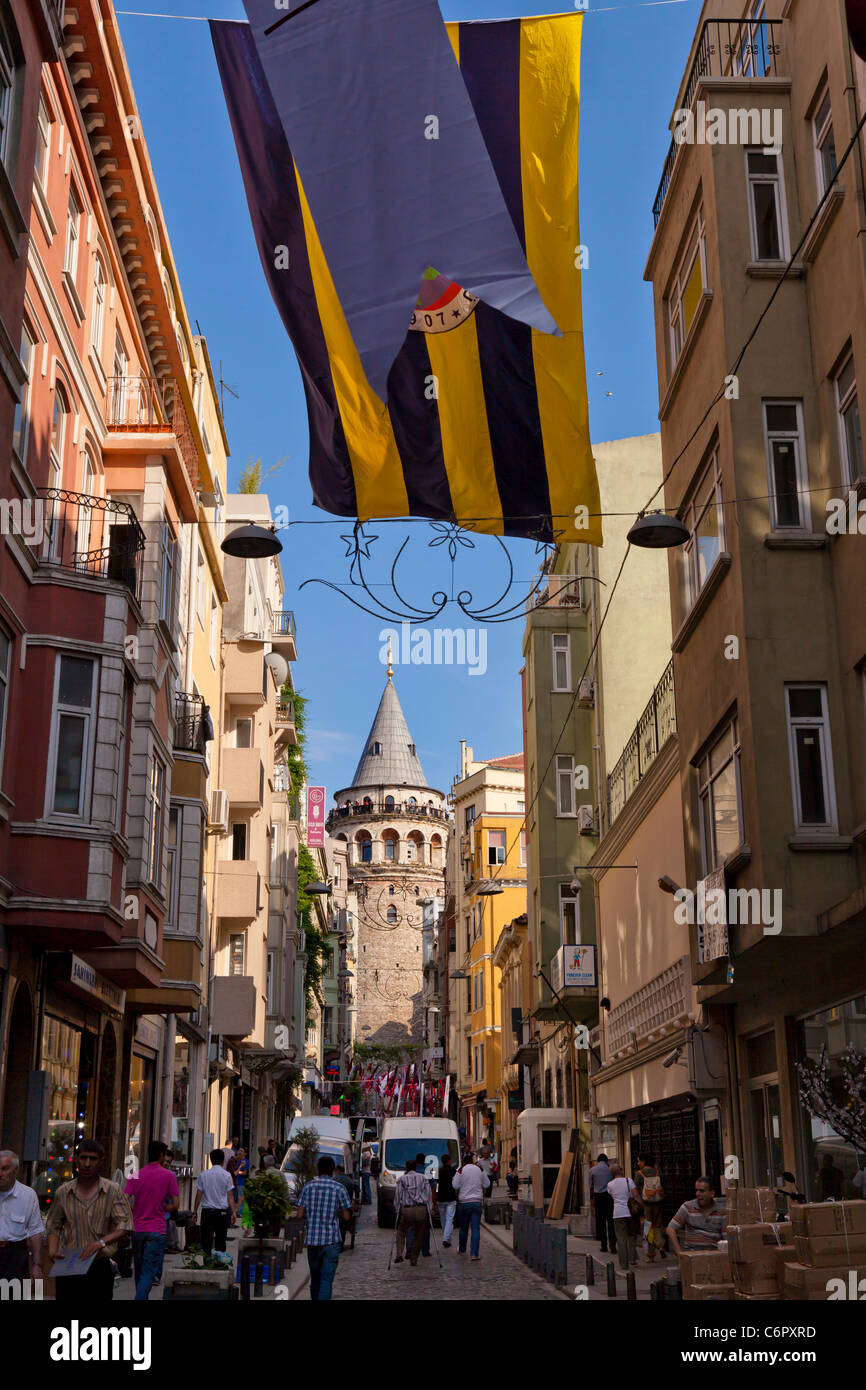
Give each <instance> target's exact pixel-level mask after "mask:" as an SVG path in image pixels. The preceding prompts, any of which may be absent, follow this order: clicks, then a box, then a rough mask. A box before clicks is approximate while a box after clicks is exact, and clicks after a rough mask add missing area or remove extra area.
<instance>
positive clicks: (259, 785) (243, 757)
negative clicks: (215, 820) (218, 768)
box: [220, 748, 265, 811]
mask: <svg viewBox="0 0 866 1390" xmlns="http://www.w3.org/2000/svg"><path fill="white" fill-rule="evenodd" d="M220 780H221V781H222V784H223V787H224V789H225V790H226V791H227V792H228V798H229V805H230V806H232V807H234V806H243V807H246V808H247V809H249V810H256V811H257V810H258V809H259V808H260V807H261V805H262V802H263V801H264V791H265V770H264V767H263V766H262V759H261V755H260V753H259V750H258V748H224V749H223V754H222V775H221V779H220Z"/></svg>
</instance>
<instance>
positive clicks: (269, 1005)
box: [265, 951, 276, 1014]
mask: <svg viewBox="0 0 866 1390" xmlns="http://www.w3.org/2000/svg"><path fill="white" fill-rule="evenodd" d="M274 954H275V953H274V952H273V951H268V964H267V975H266V977H265V998H266V1004H265V1008H266V1011H267V1012H268V1013H269V1014H273V1013H276V1007H275V1004H274V984H275V974H274Z"/></svg>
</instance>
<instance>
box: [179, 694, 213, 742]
mask: <svg viewBox="0 0 866 1390" xmlns="http://www.w3.org/2000/svg"><path fill="white" fill-rule="evenodd" d="M209 738H213V727H212V725H211V724H210V713H209V711H208V707H207V705H206V704H205V702H204V700H203V699H202V697H201V695H190V694H188V693H187V692H186V691H185V690H180V691H178V693H177V694H176V695H175V697H174V746H175V748H177V749H179V750H180V751H181V752H184V753H203V752H204V751H205V744H206V743H207V742H208V741H209Z"/></svg>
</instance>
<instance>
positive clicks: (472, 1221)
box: [453, 1163, 490, 1260]
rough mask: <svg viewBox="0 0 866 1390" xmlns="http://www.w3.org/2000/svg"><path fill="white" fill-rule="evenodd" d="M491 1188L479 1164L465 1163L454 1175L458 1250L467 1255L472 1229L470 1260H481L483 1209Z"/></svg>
mask: <svg viewBox="0 0 866 1390" xmlns="http://www.w3.org/2000/svg"><path fill="white" fill-rule="evenodd" d="M489 1186H490V1179H489V1178H488V1176H487V1174H486V1173H485V1172H483V1171H482V1170H481V1169H480V1168H479V1167H478V1165H477V1163H464V1165H463V1167H462V1168H461V1169H460V1171H459V1172H458V1173H455V1174H454V1182H453V1187H454V1191H455V1192H456V1193H457V1222H458V1225H459V1227H460V1244H459V1245H458V1250H459V1251H460V1254H461V1255H465V1254H466V1243H467V1240H468V1239H469V1231H470V1227H471V1230H472V1243H471V1247H470V1249H471V1253H470V1259H473V1260H480V1259H481V1253H480V1252H481V1209H482V1205H483V1201H484V1193H485V1191H486V1190H487V1189H488V1188H489Z"/></svg>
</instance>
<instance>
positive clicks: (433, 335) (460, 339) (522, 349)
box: [211, 0, 602, 545]
mask: <svg viewBox="0 0 866 1390" xmlns="http://www.w3.org/2000/svg"><path fill="white" fill-rule="evenodd" d="M329 3H330V0H318V3H317V4H316V5H314V6H313V7H312V8H311V10H310V11H309V12H308V13H310V14H312V13H314V12H315V10H316V9H318V8H320V7H322V8H325V7H327V6H328V4H329ZM271 15H272V22H274V21H273V16H274V15H276V16H277V17H279V12H278V11H275V10H272V11H271ZM303 18H304V16H303V15H300V16H298V17H297V18H290V19H289V20H288V22H287V23H286V24H285V25H284V26H282V28H283V29H285V30H290V29H291V28H292V26H293V25H295V24H300V23H301V22H302V21H303ZM582 23H583V19H582V16H581V15H579V14H574V15H559V16H553V17H548V18H545V19H525V20H505V21H496V22H493V23H468V24H449V25H447V26H445V29H446V31H447V35H448V38H449V40H450V43H451V47H452V50H453V52H454V55H455V57H456V58H457V61H458V63H459V70H460V74H461V76H462V81H463V84H464V87H465V91H466V92H467V94H468V97H469V100H470V102H471V104H472V108H473V111H474V113H475V119H476V122H477V126H478V128H479V129H480V132H481V135H482V136H483V139H484V143H485V145H486V148H487V152H488V155H489V160H490V163H491V165H492V167H493V170H494V171H495V175H496V179H497V181H498V184H499V188H500V190H501V193H502V197H503V198H504V201H505V206H506V207H507V209H508V213H509V215H510V219H511V223H512V225H513V228H514V231H515V232H516V235H517V238H518V242H519V245H520V247H521V249H522V251H523V253H524V255H525V258H526V262H527V265H528V267H529V270H530V271H531V273H532V277H533V280H534V283H535V285H536V286H537V287H538V290H539V291H540V294H541V298H542V300H543V301H544V304H545V305H546V306H547V308H548V310H549V311H550V313H551V314H552V316H553V319H554V320H555V322H556V324H557V325H558V326H559V328H560V329H561V330H562V333H561V336H560V335H555V334H552V333H547V332H541V331H539V330H538V329H537V328H533V327H531V326H530V325H529V324H528V323H526V322H523V321H520V320H519V319H517V318H515V317H512V316H511V315H510V314H507V313H505V312H503V311H502V310H501V309H498V308H494V307H492V306H491V304H489V303H487V302H485V300H484V299H476V298H475V296H474V295H472V294H471V293H468V292H467V285H466V283H465V282H464V283H463V284H462V285H461V284H459V283H457V282H456V281H454V280H452V279H451V276H452V274H453V272H452V271H451V268H450V267H445V266H442V265H436V264H435V262H431V265H430V268H429V270H428V272H427V276H426V278H425V279H424V281H423V284H422V286H421V290H420V294H419V296H418V303H417V305H416V308H415V311H414V313H413V314H412V315H411V319H410V323H409V324H408V325H407V330H408V331H407V332H406V333H405V337H404V340H403V345H402V347H401V348H400V351H399V353H398V354H397V357H396V360H395V361H394V364H393V366H392V367H391V370H390V374H389V376H388V406H387V411H383V407H382V403H381V400H380V398H379V397H378V396H377V394H376V392H375V391H374V390H373V387H372V386H371V385H370V383H369V381H368V379H367V375H366V373H365V371H364V367H363V364H362V361H361V357H360V353H359V350H358V346H357V344H356V342H355V340H354V338H353V336H352V332H351V331H350V328H349V324H348V321H347V317H346V313H345V312H344V309H343V306H342V304H341V302H340V298H339V296H338V294H337V291H336V288H335V282H334V276H333V273H332V270H331V267H330V265H329V263H328V260H327V258H326V255H325V252H324V250H323V241H322V238H321V236H320V233H319V228H318V226H317V224H316V222H315V219H314V217H313V215H312V212H311V207H310V203H309V201H308V198H307V196H306V190H305V188H304V186H303V185H302V182H301V180H300V178H299V176H298V172H297V169H296V167H295V162H294V161H293V159H292V154H291V151H290V149H289V145H288V141H287V140H286V136H285V132H284V129H283V123H282V121H281V119H280V114H279V111H278V110H277V106H276V103H275V101H274V98H273V96H272V93H271V88H270V85H269V82H268V80H267V77H266V74H265V71H264V69H263V67H262V64H261V62H260V60H259V56H258V52H257V49H256V43H255V40H254V37H253V34H252V32H251V30H250V27H249V26H248V25H245V24H231V23H218V22H215V23H213V24H212V25H211V34H212V38H213V43H214V49H215V52H216V57H217V63H218V66H219V71H220V76H221V80H222V85H223V90H224V93H225V97H226V102H227V106H228V111H229V116H230V119H231V123H232V129H233V132H234V137H235V143H236V146H237V150H238V156H239V160H240V166H241V171H242V175H243V180H244V186H245V189H246V194H247V201H248V205H249V209H250V215H251V218H252V222H253V227H254V230H255V234H256V240H257V243H258V247H259V254H260V257H261V261H262V266H263V268H264V271H265V275H266V277H267V280H268V284H269V287H270V289H271V293H272V295H273V297H274V300H275V303H276V305H277V307H278V309H279V312H280V315H281V317H282V319H283V323H284V325H285V327H286V331H287V332H288V334H289V336H290V338H291V340H292V343H293V345H294V348H295V351H296V353H297V357H298V362H299V364H300V368H301V373H302V377H303V381H304V388H305V392H306V399H307V408H308V414H309V425H310V480H311V483H312V487H313V497H314V501H315V503H316V505H317V506H319V507H322V508H323V509H324V510H325V511H328V512H331V513H334V514H335V515H337V516H347V517H354V516H357V517H358V518H360V519H361V520H362V521H364V520H367V519H368V518H370V517H376V516H380V517H395V516H420V517H430V518H433V519H440V520H451V519H453V520H456V521H457V522H458V523H459V524H460V525H462V526H465V527H467V528H468V529H471V530H475V531H479V532H486V533H489V534H492V535H506V536H526V537H531V538H534V539H536V540H540V541H553V540H558V541H584V542H587V543H589V544H594V545H600V544H601V543H602V533H601V520H600V517H599V515H598V513H599V511H600V504H599V491H598V481H597V478H596V473H595V465H594V463H593V459H592V451H591V447H590V440H589V422H588V408H587V393H586V372H585V365H584V352H583V330H582V318H581V284H580V267H581V265H582V263H583V259H582V253H581V249H580V236H579V231H578V125H579V110H580V39H581V31H582ZM279 33H280V30H279V29H278V30H276V31H275V33H274V34H273V35H272V36H271V38H275V37H277V36H278V34H279ZM263 41H264V42H268V40H267V39H265V40H263ZM354 61H355V62H356V64H358V63H360V55H356V56H355V59H354ZM332 80H333V81H336V82H339V78H338V77H336V76H335V77H334V78H333V79H332ZM431 114H435V113H431ZM429 143H433V142H432V141H431V142H429ZM411 193H412V190H411V188H410V189H406V190H404V194H405V196H406V197H407V198H411ZM375 194H376V190H375V189H374V188H370V189H369V190H368V197H369V198H370V199H371V200H372V201H373V203H374V205H375V206H376V216H377V217H378V219H379V220H380V222H384V221H386V220H387V218H388V217H389V216H390V215H391V211H392V210H391V209H390V208H388V207H385V206H381V205H378V204H377V203H376V197H375ZM451 197H452V200H453V204H454V206H455V207H456V208H457V209H458V210H459V209H460V208H461V206H462V201H461V200H462V199H463V190H462V189H460V188H455V189H453V190H451ZM394 215H396V212H395V213H394ZM475 234H476V236H477V240H478V245H479V248H480V251H481V252H482V253H483V250H484V228H483V226H479V227H477V228H476V229H475ZM428 320H430V322H428ZM449 321H450V322H451V323H453V324H454V327H453V328H449Z"/></svg>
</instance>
